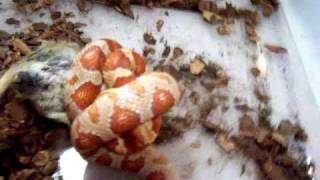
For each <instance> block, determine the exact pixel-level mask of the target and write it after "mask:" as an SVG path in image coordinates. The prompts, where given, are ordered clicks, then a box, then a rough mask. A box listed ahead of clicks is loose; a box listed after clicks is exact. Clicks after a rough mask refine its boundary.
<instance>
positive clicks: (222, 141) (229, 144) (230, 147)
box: [216, 133, 236, 153]
mask: <svg viewBox="0 0 320 180" xmlns="http://www.w3.org/2000/svg"><path fill="white" fill-rule="evenodd" d="M216 142H217V144H218V145H219V146H220V147H221V148H222V149H223V150H224V151H225V152H226V153H230V152H232V151H234V150H236V145H235V144H234V142H233V141H232V140H231V139H229V138H228V136H227V134H225V133H219V134H217V136H216Z"/></svg>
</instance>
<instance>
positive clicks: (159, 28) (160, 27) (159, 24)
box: [156, 19, 164, 32]
mask: <svg viewBox="0 0 320 180" xmlns="http://www.w3.org/2000/svg"><path fill="white" fill-rule="evenodd" d="M163 25H164V20H162V19H159V20H158V21H157V24H156V27H157V31H158V32H160V31H161V29H162V26H163Z"/></svg>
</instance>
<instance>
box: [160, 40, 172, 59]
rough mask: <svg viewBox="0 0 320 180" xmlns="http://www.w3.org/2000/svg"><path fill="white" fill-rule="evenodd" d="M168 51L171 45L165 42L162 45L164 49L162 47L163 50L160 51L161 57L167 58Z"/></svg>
mask: <svg viewBox="0 0 320 180" xmlns="http://www.w3.org/2000/svg"><path fill="white" fill-rule="evenodd" d="M170 51H171V47H170V46H168V45H167V43H166V44H165V45H164V49H163V52H162V55H161V56H162V57H163V58H167V57H168V56H169V54H170Z"/></svg>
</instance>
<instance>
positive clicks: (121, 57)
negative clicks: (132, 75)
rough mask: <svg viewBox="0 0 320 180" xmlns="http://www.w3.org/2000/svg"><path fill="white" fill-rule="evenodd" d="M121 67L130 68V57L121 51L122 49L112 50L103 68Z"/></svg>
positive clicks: (107, 69)
mask: <svg viewBox="0 0 320 180" xmlns="http://www.w3.org/2000/svg"><path fill="white" fill-rule="evenodd" d="M119 67H122V68H125V69H130V67H131V64H130V60H129V59H128V57H127V56H126V55H125V54H124V53H123V52H122V51H121V49H119V50H116V51H114V52H111V53H110V55H109V56H108V58H107V60H106V62H105V63H104V66H103V69H104V70H105V71H111V70H115V69H117V68H119Z"/></svg>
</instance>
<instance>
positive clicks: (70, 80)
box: [67, 75, 79, 85]
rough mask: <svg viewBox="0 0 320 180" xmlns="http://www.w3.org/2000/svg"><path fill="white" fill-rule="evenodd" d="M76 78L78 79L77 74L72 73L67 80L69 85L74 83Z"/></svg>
mask: <svg viewBox="0 0 320 180" xmlns="http://www.w3.org/2000/svg"><path fill="white" fill-rule="evenodd" d="M78 80H79V78H78V76H76V75H74V76H72V77H71V78H70V79H68V80H67V82H68V83H69V84H70V85H74V84H75V83H76V82H77V81H78Z"/></svg>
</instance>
